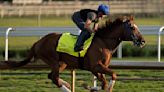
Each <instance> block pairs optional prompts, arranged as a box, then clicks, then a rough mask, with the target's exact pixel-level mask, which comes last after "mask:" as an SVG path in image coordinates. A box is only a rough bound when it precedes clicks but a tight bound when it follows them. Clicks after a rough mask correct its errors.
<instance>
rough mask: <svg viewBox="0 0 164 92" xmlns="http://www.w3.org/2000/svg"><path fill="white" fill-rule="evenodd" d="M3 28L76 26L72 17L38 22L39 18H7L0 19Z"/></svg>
mask: <svg viewBox="0 0 164 92" xmlns="http://www.w3.org/2000/svg"><path fill="white" fill-rule="evenodd" d="M0 21H1V22H0V26H1V27H37V26H38V25H39V24H40V26H42V27H56V26H74V24H73V22H72V20H71V17H70V18H67V17H52V16H49V17H43V18H41V19H40V21H38V18H37V17H34V16H33V17H5V18H2V19H0Z"/></svg>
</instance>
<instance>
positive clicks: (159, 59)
mask: <svg viewBox="0 0 164 92" xmlns="http://www.w3.org/2000/svg"><path fill="white" fill-rule="evenodd" d="M163 30H164V26H162V27H161V28H160V29H159V32H158V62H160V61H161V32H162V31H163Z"/></svg>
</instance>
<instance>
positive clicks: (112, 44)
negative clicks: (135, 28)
mask: <svg viewBox="0 0 164 92" xmlns="http://www.w3.org/2000/svg"><path fill="white" fill-rule="evenodd" d="M102 41H103V42H104V44H105V45H106V46H105V47H106V48H107V49H109V50H110V51H111V52H112V53H114V52H115V51H116V49H117V47H118V46H119V44H120V43H121V40H119V39H102Z"/></svg>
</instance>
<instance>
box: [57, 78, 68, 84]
mask: <svg viewBox="0 0 164 92" xmlns="http://www.w3.org/2000/svg"><path fill="white" fill-rule="evenodd" d="M59 81H61V83H62V84H63V85H69V83H68V82H66V81H64V80H62V79H59Z"/></svg>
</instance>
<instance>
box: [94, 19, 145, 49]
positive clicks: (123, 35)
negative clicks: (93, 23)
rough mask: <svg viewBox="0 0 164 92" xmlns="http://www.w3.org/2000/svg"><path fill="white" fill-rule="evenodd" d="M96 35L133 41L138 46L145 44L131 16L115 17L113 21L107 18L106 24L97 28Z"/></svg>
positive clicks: (103, 37)
mask: <svg viewBox="0 0 164 92" xmlns="http://www.w3.org/2000/svg"><path fill="white" fill-rule="evenodd" d="M96 36H97V37H101V38H102V39H115V40H119V41H133V43H134V45H135V46H138V47H143V46H144V45H145V40H144V38H143V36H142V35H141V33H140V31H139V28H138V27H137V25H136V24H135V23H134V18H133V16H130V17H121V18H117V19H115V20H114V21H110V20H109V21H108V20H107V21H106V24H105V25H104V26H102V27H100V28H99V29H98V32H96Z"/></svg>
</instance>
